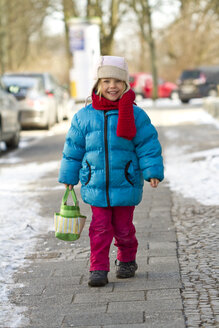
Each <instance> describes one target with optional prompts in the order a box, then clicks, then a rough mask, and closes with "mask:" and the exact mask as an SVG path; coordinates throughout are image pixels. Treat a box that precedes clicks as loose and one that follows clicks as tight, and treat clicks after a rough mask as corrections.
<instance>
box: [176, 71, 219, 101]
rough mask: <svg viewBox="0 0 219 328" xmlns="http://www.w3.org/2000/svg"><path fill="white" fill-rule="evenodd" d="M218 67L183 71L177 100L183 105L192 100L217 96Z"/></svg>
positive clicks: (218, 82) (218, 83)
mask: <svg viewBox="0 0 219 328" xmlns="http://www.w3.org/2000/svg"><path fill="white" fill-rule="evenodd" d="M218 85H219V66H209V67H198V68H195V69H188V70H184V71H183V72H182V74H181V76H180V78H179V81H178V86H179V98H180V99H181V101H182V102H183V103H187V102H189V100H190V99H192V98H202V97H208V96H216V95H217V86H218Z"/></svg>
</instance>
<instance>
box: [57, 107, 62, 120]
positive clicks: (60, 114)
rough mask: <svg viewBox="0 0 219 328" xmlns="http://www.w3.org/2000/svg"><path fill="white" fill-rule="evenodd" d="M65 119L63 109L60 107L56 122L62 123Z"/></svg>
mask: <svg viewBox="0 0 219 328" xmlns="http://www.w3.org/2000/svg"><path fill="white" fill-rule="evenodd" d="M62 120H63V115H62V109H60V108H58V110H57V113H56V123H61V122H62Z"/></svg>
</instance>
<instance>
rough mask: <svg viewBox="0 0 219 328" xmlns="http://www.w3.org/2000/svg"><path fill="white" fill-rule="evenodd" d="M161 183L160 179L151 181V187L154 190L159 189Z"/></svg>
mask: <svg viewBox="0 0 219 328" xmlns="http://www.w3.org/2000/svg"><path fill="white" fill-rule="evenodd" d="M159 182H160V181H159V180H158V179H150V185H151V187H152V188H157V186H158V183H159Z"/></svg>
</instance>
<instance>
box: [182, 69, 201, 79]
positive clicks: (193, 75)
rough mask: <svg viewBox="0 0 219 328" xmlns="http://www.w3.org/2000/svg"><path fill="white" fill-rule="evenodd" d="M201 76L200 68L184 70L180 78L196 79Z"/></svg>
mask: <svg viewBox="0 0 219 328" xmlns="http://www.w3.org/2000/svg"><path fill="white" fill-rule="evenodd" d="M199 77H200V71H199V70H188V71H183V73H182V75H181V77H180V80H194V79H198V78H199Z"/></svg>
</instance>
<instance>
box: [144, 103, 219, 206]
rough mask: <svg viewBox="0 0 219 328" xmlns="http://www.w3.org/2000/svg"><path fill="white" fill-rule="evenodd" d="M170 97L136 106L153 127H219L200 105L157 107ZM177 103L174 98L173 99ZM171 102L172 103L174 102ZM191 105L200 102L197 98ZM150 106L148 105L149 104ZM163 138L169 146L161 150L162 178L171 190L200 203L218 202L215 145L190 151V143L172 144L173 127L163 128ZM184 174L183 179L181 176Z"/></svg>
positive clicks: (218, 151) (218, 166) (218, 160)
mask: <svg viewBox="0 0 219 328" xmlns="http://www.w3.org/2000/svg"><path fill="white" fill-rule="evenodd" d="M168 101H169V102H170V100H163V101H162V100H160V101H159V108H156V107H154V106H153V105H154V103H153V102H152V101H151V100H147V101H145V102H142V103H141V104H140V105H141V107H142V108H144V109H145V110H146V112H147V113H148V115H149V117H150V118H151V121H152V123H153V124H154V125H155V126H176V127H177V126H178V125H184V124H190V125H192V124H194V125H197V124H201V125H202V124H203V125H204V124H212V125H213V126H214V127H216V128H218V129H219V121H218V120H216V119H214V118H213V117H212V116H211V115H210V114H208V113H207V112H206V111H205V110H203V109H202V108H200V107H198V108H194V107H191V108H190V107H189V105H188V106H187V107H186V108H177V109H176V110H175V109H171V106H173V104H174V102H172V103H171V105H170V106H169V107H170V109H164V110H163V109H161V108H162V106H166V105H167V104H168ZM176 102H177V101H176ZM176 102H175V103H176ZM192 104H195V105H196V104H201V101H200V100H199V99H197V100H194V101H193V103H192ZM150 106H151V107H150ZM165 134H166V137H167V138H168V139H169V140H173V143H172V144H173V145H172V146H169V147H167V148H166V149H165V152H164V155H165V179H167V180H168V181H169V186H170V188H171V189H172V190H173V191H176V192H179V193H181V194H182V195H183V196H184V197H191V198H194V199H196V200H197V201H199V202H200V203H202V204H204V205H219V192H218V186H219V148H213V149H208V150H205V151H200V152H194V153H191V147H190V145H186V144H185V145H184V147H181V148H179V147H177V146H174V140H176V139H177V138H180V136H179V135H178V133H177V128H176V130H174V131H172V130H168V129H166V133H165ZM185 177H186V178H185Z"/></svg>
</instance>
